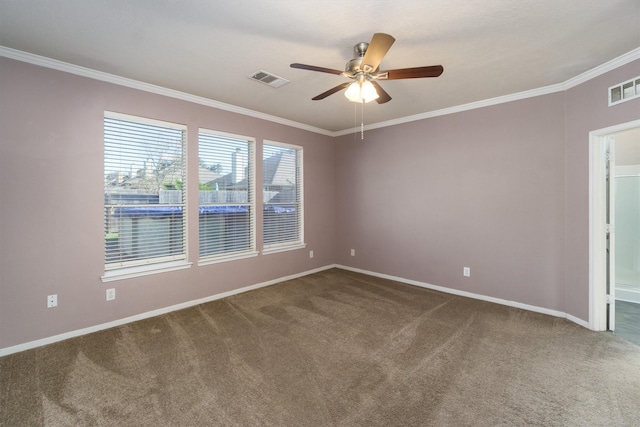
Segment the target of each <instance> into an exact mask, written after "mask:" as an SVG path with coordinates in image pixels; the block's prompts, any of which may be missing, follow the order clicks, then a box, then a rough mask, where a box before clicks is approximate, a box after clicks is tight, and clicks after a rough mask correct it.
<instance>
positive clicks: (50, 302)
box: [47, 294, 58, 308]
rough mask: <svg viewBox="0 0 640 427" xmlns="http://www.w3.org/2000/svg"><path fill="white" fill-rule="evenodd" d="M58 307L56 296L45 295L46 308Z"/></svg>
mask: <svg viewBox="0 0 640 427" xmlns="http://www.w3.org/2000/svg"><path fill="white" fill-rule="evenodd" d="M57 306H58V295H57V294H55V295H47V308H53V307H57Z"/></svg>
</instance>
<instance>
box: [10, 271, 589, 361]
mask: <svg viewBox="0 0 640 427" xmlns="http://www.w3.org/2000/svg"><path fill="white" fill-rule="evenodd" d="M332 268H340V269H343V270H347V271H353V272H355V273H362V274H367V275H369V276H374V277H380V278H381V279H388V280H394V281H396V282H400V283H406V284H408V285H413V286H418V287H421V288H425V289H431V290H434V291H439V292H444V293H447V294H452V295H458V296H462V297H466V298H473V299H477V300H481V301H487V302H492V303H495V304H500V305H505V306H508V307H515V308H520V309H523V310H527V311H532V312H535V313H542V314H547V315H550V316H553V317H560V318H563V319H567V320H569V321H571V322H573V323H576V324H578V325H580V326H582V327H584V328H587V329H590V325H589V322H586V321H584V320H582V319H580V318H577V317H575V316H572V315H570V314H567V313H564V312H562V311H557V310H551V309H548V308H544V307H538V306H534V305H529V304H523V303H519V302H517V301H508V300H504V299H501V298H494V297H489V296H486V295H481V294H476V293H472V292H466V291H461V290H458V289H453V288H447V287H444V286H437V285H432V284H430V283H426V282H420V281H417V280H411V279H405V278H403V277H398V276H392V275H389V274H383V273H377V272H375V271H369V270H363V269H360V268H354V267H349V266H346V265H341V264H329V265H325V266H323V267H318V268H315V269H312V270H307V271H304V272H301V273H296V274H291V275H289V276H284V277H280V278H277V279H273V280H268V281H266V282H261V283H256V284H254V285H249V286H244V287H242V288H238V289H234V290H231V291H227V292H222V293H219V294H215V295H211V296H208V297H204V298H199V299H196V300H192V301H187V302H184V303H180V304H175V305H172V306H169V307H164V308H159V309H157V310H151V311H147V312H145V313H140V314H136V315H133V316H129V317H125V318H122V319H118V320H114V321H111V322H106V323H102V324H99V325H94V326H89V327H87V328H82V329H77V330H75V331H70V332H65V333H62V334H58V335H54V336H51V337H47V338H42V339H39V340H35V341H29V342H27V343H24V344H18V345H14V346H11V347H5V348H0V357H3V356H8V355H10V354H13V353H18V352H21V351H26V350H31V349H33V348H37V347H42V346H44V345H48V344H53V343H56V342H59V341H64V340H66V339H69V338H75V337H79V336H82V335H87V334H90V333H93V332H98V331H102V330H104V329H109V328H114V327H117V326H122V325H125V324H127V323H132V322H136V321H138V320H144V319H148V318H151V317H156V316H160V315H162V314H167V313H171V312H173V311H178V310H182V309H185V308H189V307H193V306H195V305H199V304H204V303H207V302H211V301H216V300H219V299H222V298H226V297H230V296H233V295H238V294H242V293H245V292H249V291H253V290H255V289H260V288H264V287H267V286H271V285H275V284H277V283H281V282H285V281H287V280H292V279H297V278H299V277H304V276H308V275H310V274H314V273H319V272H321V271H325V270H329V269H332Z"/></svg>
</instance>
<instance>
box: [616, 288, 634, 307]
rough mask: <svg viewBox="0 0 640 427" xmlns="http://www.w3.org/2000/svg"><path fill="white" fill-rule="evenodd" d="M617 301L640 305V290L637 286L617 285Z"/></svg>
mask: <svg viewBox="0 0 640 427" xmlns="http://www.w3.org/2000/svg"><path fill="white" fill-rule="evenodd" d="M616 300H617V301H627V302H635V303H636V304H640V290H639V289H638V288H637V287H636V286H630V285H620V284H617V285H616Z"/></svg>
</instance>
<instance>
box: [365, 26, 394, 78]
mask: <svg viewBox="0 0 640 427" xmlns="http://www.w3.org/2000/svg"><path fill="white" fill-rule="evenodd" d="M395 41H396V39H394V38H393V37H392V36H390V35H389V34H384V33H375V34H374V35H373V37H371V42H370V43H369V47H368V48H367V51H366V52H365V54H364V58H362V63H361V64H360V69H361V70H363V71H364V72H372V71H375V70H376V69H377V68H378V66H379V65H380V62H382V58H384V56H385V55H386V54H387V52H388V51H389V49H390V48H391V45H392V44H393V42H395Z"/></svg>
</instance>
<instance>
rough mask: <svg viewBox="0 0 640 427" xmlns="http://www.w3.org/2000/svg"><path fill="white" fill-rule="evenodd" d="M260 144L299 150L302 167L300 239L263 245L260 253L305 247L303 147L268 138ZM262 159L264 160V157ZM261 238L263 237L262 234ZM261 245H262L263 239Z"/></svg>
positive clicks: (261, 188)
mask: <svg viewBox="0 0 640 427" xmlns="http://www.w3.org/2000/svg"><path fill="white" fill-rule="evenodd" d="M262 144H263V146H264V144H271V145H277V146H280V147H289V148H293V149H295V150H299V153H300V159H299V162H300V167H301V168H302V173H301V174H300V240H299V241H296V242H287V243H274V244H271V245H268V246H263V248H262V254H263V255H268V254H274V253H278V252H285V251H293V250H298V249H304V248H306V247H307V244H306V243H305V241H304V147H303V146H301V145H294V144H287V143H285V142H279V141H273V140H268V139H265V140H263V141H262ZM262 161H263V162H264V159H263V160H262ZM260 191H261V193H262V192H263V191H264V183H262V185H261V187H260ZM261 205H262V206H264V204H261ZM263 215H264V211H262V212H261V216H262V225H263V227H264V216H263ZM262 238H263V239H264V234H263V236H262ZM263 245H264V240H263Z"/></svg>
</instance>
